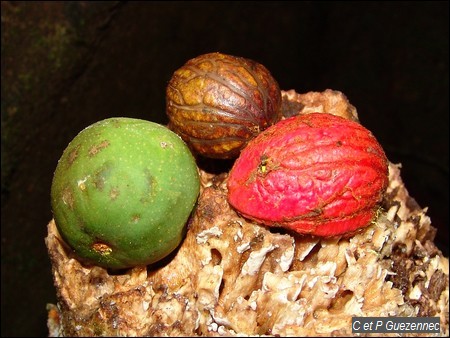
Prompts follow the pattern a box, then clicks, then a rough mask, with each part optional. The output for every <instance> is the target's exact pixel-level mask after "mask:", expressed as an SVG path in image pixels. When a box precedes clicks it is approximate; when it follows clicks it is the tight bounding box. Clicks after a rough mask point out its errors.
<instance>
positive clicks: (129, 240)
mask: <svg viewBox="0 0 450 338" xmlns="http://www.w3.org/2000/svg"><path fill="white" fill-rule="evenodd" d="M161 144H165V145H170V146H165V147H162V146H161ZM68 164H69V165H68ZM199 189H200V182H199V177H198V171H197V166H196V163H195V159H194V157H193V156H192V154H191V152H190V150H189V148H188V147H187V146H186V144H185V143H184V141H183V140H182V139H181V138H180V137H179V136H178V135H177V134H175V133H174V132H172V131H171V130H169V129H168V128H167V127H165V126H162V125H159V124H157V123H153V122H149V121H145V120H138V119H131V118H111V119H106V120H102V121H99V122H97V123H94V124H93V125H91V126H89V127H88V128H85V129H84V130H82V131H81V132H80V133H79V134H78V135H77V136H76V137H75V138H74V139H73V140H72V142H70V143H69V145H68V146H67V148H66V149H65V151H64V153H63V154H62V156H61V159H60V160H59V161H58V165H57V167H56V170H55V173H54V176H53V181H52V187H51V203H52V211H53V216H54V219H55V223H56V225H57V227H58V231H59V232H60V234H61V237H62V238H63V239H64V241H65V242H66V243H67V244H68V245H69V246H70V247H72V249H73V250H74V252H76V254H77V255H78V258H79V260H80V261H82V262H86V263H88V264H95V265H98V266H102V267H105V268H113V269H123V268H129V267H133V266H137V265H148V264H151V263H154V262H156V261H158V260H160V259H162V258H164V257H166V256H167V255H169V254H170V253H171V252H172V251H173V250H174V249H175V248H176V247H177V246H178V245H179V244H180V242H181V241H182V239H183V236H184V233H185V225H186V222H187V220H188V218H189V215H190V213H191V212H192V209H193V208H194V205H195V203H196V201H197V197H198V194H199ZM106 243H107V244H106ZM112 248H114V250H112Z"/></svg>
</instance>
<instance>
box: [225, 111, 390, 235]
mask: <svg viewBox="0 0 450 338" xmlns="http://www.w3.org/2000/svg"><path fill="white" fill-rule="evenodd" d="M387 184H388V162H387V159H386V156H385V153H384V151H383V149H382V147H381V145H380V144H379V143H378V142H377V140H376V139H375V137H374V136H373V135H372V133H371V132H370V131H369V130H367V129H366V128H364V127H363V126H362V125H360V124H359V123H357V122H354V121H350V120H347V119H344V118H342V117H339V116H334V115H331V114H323V113H312V114H306V115H299V116H294V117H290V118H288V119H285V120H283V121H280V122H278V123H277V124H275V125H274V126H272V127H270V128H268V129H267V130H265V131H264V132H262V133H261V134H260V135H259V136H257V137H256V138H255V139H253V140H252V141H251V142H249V144H248V146H247V147H246V148H245V149H244V150H243V151H242V153H241V155H240V156H239V158H238V159H237V160H236V162H235V164H234V166H233V168H232V169H231V171H230V174H229V180H228V199H229V202H230V204H231V205H232V206H233V207H234V208H235V209H237V211H239V212H240V213H241V214H242V215H243V216H245V217H247V218H250V219H253V220H255V221H256V222H259V223H262V224H265V225H268V226H278V227H284V228H287V229H290V230H293V231H295V232H298V233H301V234H311V235H317V236H334V235H344V234H347V233H352V232H354V231H356V230H357V229H359V228H362V227H365V226H367V225H368V224H370V222H371V221H372V220H373V219H374V217H375V216H376V213H377V210H378V207H379V203H380V201H381V199H382V197H383V193H384V191H385V190H386V187H387Z"/></svg>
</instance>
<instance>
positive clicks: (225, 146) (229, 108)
mask: <svg viewBox="0 0 450 338" xmlns="http://www.w3.org/2000/svg"><path fill="white" fill-rule="evenodd" d="M166 112H167V115H168V117H169V120H170V124H169V126H170V128H171V129H172V130H174V131H175V132H176V133H177V134H179V135H180V136H181V137H182V138H183V139H184V140H185V141H186V142H187V143H188V144H189V146H190V147H191V148H192V149H193V150H194V151H195V152H197V153H199V154H201V155H203V156H205V157H210V158H222V159H230V158H236V157H237V156H238V155H239V153H240V150H241V149H242V148H243V147H244V146H245V145H246V144H247V142H248V141H249V140H250V139H251V138H253V137H255V136H256V135H257V134H258V133H259V132H260V131H262V130H264V129H266V128H267V127H268V126H270V125H272V124H274V123H276V122H278V121H279V120H280V119H281V116H282V113H281V91H280V88H279V86H278V83H277V81H276V80H275V79H274V78H273V77H272V75H271V74H270V72H269V71H268V70H267V68H265V67H264V66H263V65H261V64H259V63H257V62H255V61H253V60H250V59H246V58H242V57H236V56H232V55H227V54H222V53H208V54H203V55H200V56H198V57H196V58H194V59H191V60H189V61H188V62H187V63H186V64H185V65H183V66H182V67H181V68H179V69H178V70H177V71H175V72H174V74H173V76H172V78H171V79H170V81H169V84H168V86H167V89H166Z"/></svg>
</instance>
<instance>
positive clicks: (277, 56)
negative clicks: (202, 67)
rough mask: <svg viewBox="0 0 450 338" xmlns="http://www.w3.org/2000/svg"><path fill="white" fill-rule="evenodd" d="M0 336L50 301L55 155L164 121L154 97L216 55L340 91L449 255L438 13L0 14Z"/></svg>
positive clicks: (192, 7) (93, 10)
mask: <svg viewBox="0 0 450 338" xmlns="http://www.w3.org/2000/svg"><path fill="white" fill-rule="evenodd" d="M1 6H2V7H1V10H2V49H1V51H2V58H1V67H2V69H1V81H2V88H1V93H2V94H1V95H2V104H1V119H2V120H1V123H2V129H1V131H2V135H1V140H2V144H1V164H2V173H1V187H2V195H1V196H2V203H1V208H2V209H1V217H2V219H1V221H2V227H1V230H2V237H1V255H2V256H1V259H2V263H1V269H2V270H1V274H2V277H1V278H2V279H1V333H2V336H43V335H44V336H45V335H47V334H48V331H47V328H46V315H47V314H46V308H45V307H46V303H54V302H55V290H54V287H53V282H52V276H51V267H50V262H49V259H48V256H47V251H46V247H45V244H44V238H45V236H46V231H47V228H46V226H47V223H48V222H49V221H50V219H51V218H52V215H51V209H50V184H51V179H52V175H53V171H54V169H55V167H56V164H57V161H58V159H59V157H60V156H61V154H62V152H63V150H64V148H65V147H66V146H67V144H68V143H69V142H70V140H71V139H72V138H73V137H74V136H75V135H76V134H77V133H78V132H79V131H80V130H82V129H83V128H85V127H86V126H88V125H89V124H91V123H93V122H96V121H98V120H101V119H104V118H108V117H112V116H129V117H137V118H143V119H147V120H151V121H156V122H160V123H166V122H167V118H166V116H165V113H164V106H165V98H164V94H165V87H166V84H167V82H168V80H169V79H170V77H171V75H172V73H173V72H174V71H175V70H176V69H177V68H179V67H181V66H182V65H183V64H184V63H185V62H186V61H187V60H188V59H190V58H193V57H195V56H198V55H200V54H203V53H207V52H214V51H219V52H223V53H227V54H232V55H236V56H243V57H247V58H251V59H254V60H256V61H258V62H260V63H262V64H263V65H265V66H266V67H267V68H268V69H269V70H270V71H271V73H272V75H273V76H274V77H275V78H276V79H277V80H278V82H279V84H280V87H281V88H282V89H285V90H288V89H295V90H296V91H297V92H299V93H303V92H308V91H323V90H325V89H327V88H330V89H335V90H340V91H342V92H343V93H344V94H346V96H347V97H348V99H349V100H350V102H351V103H352V104H353V105H355V106H356V108H357V109H358V113H359V117H360V120H361V122H362V124H363V125H364V126H366V127H367V128H368V129H370V130H371V131H372V132H373V134H374V135H375V136H376V137H377V138H378V140H379V141H380V143H381V144H382V145H383V147H384V149H385V151H386V153H387V155H388V158H389V159H390V160H391V161H392V162H395V163H399V162H400V163H402V165H403V169H402V178H403V180H404V181H405V183H406V187H407V188H408V190H409V192H410V194H411V195H412V196H413V197H414V198H415V199H416V200H417V201H418V202H419V204H420V205H421V206H422V207H426V206H428V207H429V210H428V215H429V216H430V217H431V219H432V223H433V225H434V226H435V227H437V228H438V229H439V231H438V236H437V243H438V245H439V247H440V248H441V249H442V250H443V251H444V253H445V254H446V255H447V256H448V224H449V223H448V220H449V219H448V205H449V198H448V196H449V194H448V183H449V182H448V167H449V165H448V163H449V162H448V161H449V156H448V144H449V142H448V141H449V139H448V138H449V132H448V130H449V110H448V108H449V107H448V89H449V88H448V42H449V35H448V28H449V21H448V2H447V1H442V2H436V1H426V2H409V1H408V2H377V1H374V2H363V1H357V2H313V1H305V2H282V1H277V2H165V1H164V2H139V3H138V2H133V1H132V2H112V1H110V2H108V1H107V2H83V1H72V2H4V1H2V3H1Z"/></svg>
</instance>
